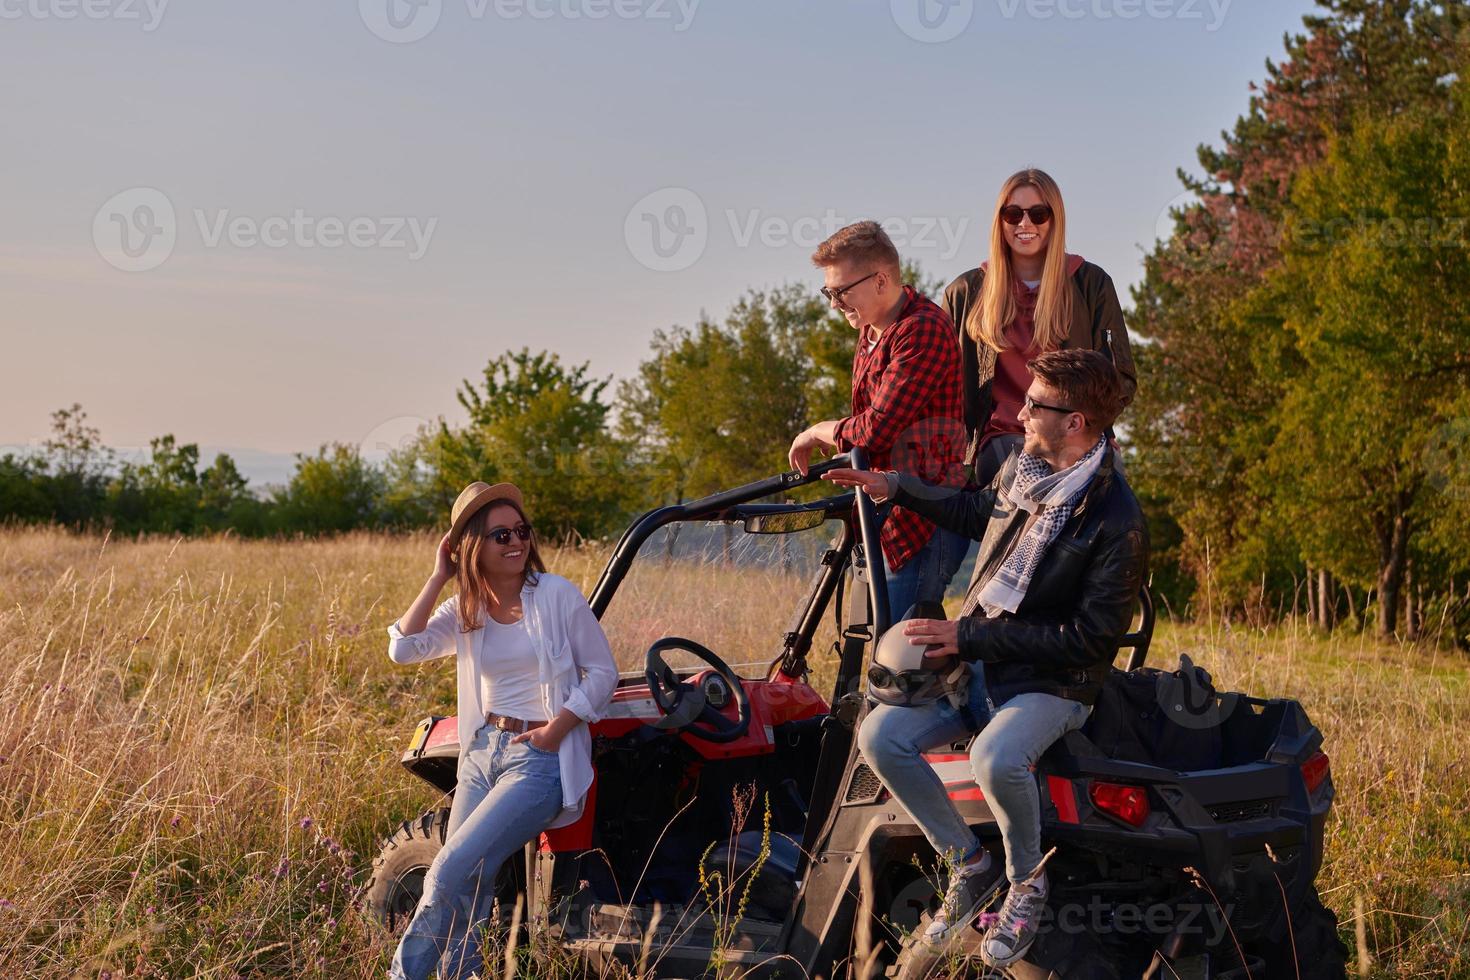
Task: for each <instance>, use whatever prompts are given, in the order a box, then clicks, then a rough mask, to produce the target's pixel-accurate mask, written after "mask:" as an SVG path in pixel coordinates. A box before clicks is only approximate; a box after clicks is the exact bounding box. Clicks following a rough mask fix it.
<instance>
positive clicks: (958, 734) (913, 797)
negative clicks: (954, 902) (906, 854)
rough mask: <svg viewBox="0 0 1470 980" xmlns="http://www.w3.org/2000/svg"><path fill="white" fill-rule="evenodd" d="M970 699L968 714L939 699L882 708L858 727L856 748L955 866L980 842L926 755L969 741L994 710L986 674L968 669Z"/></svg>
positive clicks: (977, 848) (977, 668)
mask: <svg viewBox="0 0 1470 980" xmlns="http://www.w3.org/2000/svg"><path fill="white" fill-rule="evenodd" d="M970 671H971V673H970V691H969V694H970V700H969V704H968V705H967V706H966V710H965V711H961V710H960V709H958V708H955V707H953V706H952V705H951V704H950V703H949V702H948V701H946V700H944V699H940V700H938V701H935V702H934V703H933V704H926V705H921V706H918V707H904V706H901V705H894V704H879V705H876V706H874V707H873V709H872V710H871V711H869V712H868V714H867V716H866V717H865V718H863V721H862V724H861V725H859V726H858V733H857V737H858V749H859V750H860V751H861V752H862V753H863V758H864V759H865V760H867V763H868V766H869V767H870V768H871V769H872V770H873V771H874V772H875V773H877V774H878V778H879V779H881V780H883V785H884V786H887V787H888V791H889V792H890V793H892V794H893V795H894V797H895V798H896V799H897V800H898V802H900V803H902V804H903V807H904V809H905V810H907V811H908V812H909V815H910V816H911V817H913V818H914V823H916V824H918V825H919V829H920V830H922V831H923V832H924V836H925V837H927V838H929V843H930V844H932V845H933V846H934V850H936V851H938V852H939V854H940V855H941V856H942V857H945V858H947V859H949V860H953V861H955V862H957V863H959V862H964V861H968V860H969V859H970V858H972V857H974V856H975V854H977V853H979V851H980V841H979V839H978V838H976V836H975V832H974V831H972V830H971V829H970V825H969V824H967V823H965V821H964V819H963V818H961V817H960V814H959V811H958V810H956V809H955V808H954V804H953V803H951V802H950V799H949V794H948V793H947V792H945V789H944V783H943V781H942V780H940V778H939V774H938V773H937V772H935V771H934V768H933V767H932V766H930V765H929V763H927V762H925V761H924V757H923V753H924V752H927V751H929V750H930V749H936V748H940V747H941V746H945V745H949V744H950V743H951V742H958V741H960V740H961V739H964V738H968V737H969V736H970V735H971V734H972V733H973V732H974V731H975V729H976V728H978V727H980V726H981V725H984V724H985V721H986V719H987V718H988V717H989V716H990V709H989V706H988V704H987V702H986V696H985V672H984V671H983V670H982V669H981V667H980V665H979V664H972V665H971V667H970Z"/></svg>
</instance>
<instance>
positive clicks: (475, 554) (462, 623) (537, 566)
mask: <svg viewBox="0 0 1470 980" xmlns="http://www.w3.org/2000/svg"><path fill="white" fill-rule="evenodd" d="M496 507H509V508H511V509H513V510H514V511H515V512H516V513H517V514H519V515H520V518H521V521H522V523H525V524H530V523H531V522H530V521H528V520H526V512H525V511H524V510H522V509H521V508H520V506H519V505H518V504H517V503H516V502H515V501H514V500H509V499H500V500H492V501H490V503H488V504H486V505H485V506H483V507H481V508H480V509H479V510H478V511H476V512H475V513H474V514H473V515H472V516H471V517H470V519H469V520H468V521H466V522H465V526H464V531H463V532H462V533H461V534H460V536H459V540H458V541H457V542H455V545H454V551H455V562H454V578H455V584H456V585H457V586H458V587H459V628H460V632H462V633H469V632H471V631H473V630H477V629H479V628H480V627H481V626H483V625H485V622H484V620H483V619H482V617H483V615H484V614H485V611H486V610H487V609H489V608H490V583H489V582H487V581H486V580H485V573H484V572H482V571H481V570H480V549H481V548H483V547H484V546H485V539H486V538H487V537H488V534H487V532H488V531H489V529H490V527H489V526H490V512H491V511H492V510H494V509H495V508H496ZM526 544H527V546H528V548H529V551H528V553H527V555H526V572H525V578H524V579H523V580H522V581H523V582H529V583H531V584H532V585H534V584H535V583H536V577H537V575H539V574H540V573H541V572H544V571H546V562H545V561H543V560H542V559H541V549H539V548H537V547H536V532H535V531H532V532H531V539H530V540H529V541H527V542H526Z"/></svg>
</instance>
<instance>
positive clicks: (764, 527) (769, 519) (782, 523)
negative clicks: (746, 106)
mask: <svg viewBox="0 0 1470 980" xmlns="http://www.w3.org/2000/svg"><path fill="white" fill-rule="evenodd" d="M826 520H827V515H826V514H825V513H823V512H822V511H820V510H806V511H795V512H792V513H786V514H752V515H751V516H750V517H747V518H746V519H745V532H746V533H747V534H794V533H795V532H797V531H810V530H811V529H812V528H814V527H821V525H822V523H823V522H824V521H826Z"/></svg>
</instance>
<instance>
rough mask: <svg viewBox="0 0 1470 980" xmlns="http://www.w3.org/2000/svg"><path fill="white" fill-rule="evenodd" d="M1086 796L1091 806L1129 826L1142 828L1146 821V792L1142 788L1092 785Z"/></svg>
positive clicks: (1107, 784)
mask: <svg viewBox="0 0 1470 980" xmlns="http://www.w3.org/2000/svg"><path fill="white" fill-rule="evenodd" d="M1088 795H1089V796H1090V797H1091V799H1092V805H1093V806H1095V807H1097V808H1098V809H1099V810H1101V811H1102V812H1103V813H1106V814H1108V815H1109V816H1113V817H1117V818H1118V819H1119V820H1121V821H1123V822H1124V823H1126V824H1129V825H1130V826H1134V827H1142V826H1143V822H1144V821H1145V820H1147V819H1148V814H1149V809H1148V791H1147V790H1145V789H1144V788H1143V787H1142V786H1125V785H1124V784H1122V783H1093V784H1092V788H1091V790H1089V791H1088Z"/></svg>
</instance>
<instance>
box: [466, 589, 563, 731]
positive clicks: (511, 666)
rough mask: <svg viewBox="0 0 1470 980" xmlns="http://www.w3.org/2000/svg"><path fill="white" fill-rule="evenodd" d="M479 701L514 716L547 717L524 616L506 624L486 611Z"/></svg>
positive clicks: (496, 710) (545, 719)
mask: <svg viewBox="0 0 1470 980" xmlns="http://www.w3.org/2000/svg"><path fill="white" fill-rule="evenodd" d="M480 703H481V704H482V705H484V706H485V710H486V711H494V712H495V713H496V714H501V715H508V716H509V717H511V718H520V719H523V720H525V721H547V720H548V719H547V717H546V709H545V707H544V706H543V705H542V703H541V672H540V664H539V662H538V661H537V659H536V648H535V647H533V646H532V645H531V634H530V633H528V632H526V621H525V618H524V617H522V618H521V620H520V621H519V622H517V623H515V624H513V625H511V626H506V625H505V624H504V623H497V622H496V621H495V620H494V618H492V617H491V616H490V615H488V614H486V616H485V635H484V638H483V642H482V643H481V644H480Z"/></svg>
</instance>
